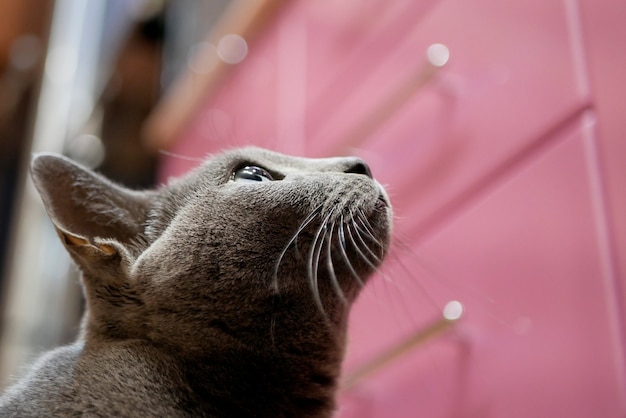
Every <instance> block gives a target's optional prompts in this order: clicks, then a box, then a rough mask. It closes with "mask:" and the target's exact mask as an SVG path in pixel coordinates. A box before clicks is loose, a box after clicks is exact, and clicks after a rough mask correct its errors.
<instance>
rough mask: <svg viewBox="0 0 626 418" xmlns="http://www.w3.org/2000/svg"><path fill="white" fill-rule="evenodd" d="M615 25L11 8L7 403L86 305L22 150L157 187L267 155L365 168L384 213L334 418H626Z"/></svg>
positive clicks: (64, 2)
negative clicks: (349, 162) (218, 160)
mask: <svg viewBox="0 0 626 418" xmlns="http://www.w3.org/2000/svg"><path fill="white" fill-rule="evenodd" d="M624 22H626V4H625V3H624V2H623V1H620V0H558V1H557V0H554V1H545V0H512V1H502V0H398V1H394V2H388V1H383V0H341V1H323V0H292V1H286V0H207V1H191V0H177V1H165V0H161V1H157V0H132V1H131V0H108V1H97V2H95V1H92V2H88V1H85V0H56V1H54V0H40V1H38V2H20V1H11V0H0V267H1V269H0V271H1V272H2V276H1V286H0V301H1V304H0V386H4V385H6V384H7V382H9V381H11V380H12V379H13V378H15V377H16V376H19V375H20V373H22V370H23V367H24V364H27V363H28V362H29V361H31V360H32V359H33V358H34V357H35V356H37V354H39V353H40V352H41V351H43V350H46V349H49V348H50V347H54V346H56V345H59V344H62V343H67V342H69V341H72V339H73V338H75V335H76V332H77V330H78V321H79V319H80V313H81V310H82V301H81V294H80V288H79V285H78V272H77V270H76V268H75V267H73V266H72V264H71V263H70V261H69V258H68V257H67V255H66V254H65V252H64V250H63V249H62V247H61V245H60V243H59V242H58V239H57V237H56V235H55V233H54V231H53V228H52V226H51V225H50V224H49V222H48V220H47V217H46V215H45V213H44V212H43V208H42V207H41V203H40V201H39V198H38V196H37V195H36V194H35V192H34V190H33V187H32V185H31V183H30V180H29V179H28V176H27V167H28V162H29V160H30V155H31V154H32V153H33V152H40V151H53V152H60V153H64V154H66V155H68V156H70V157H71V158H73V159H75V160H77V161H80V162H81V163H83V164H85V165H87V166H89V167H93V168H95V169H97V170H98V171H100V172H102V173H104V174H105V175H107V176H109V177H110V178H112V179H114V180H116V181H118V182H120V183H122V184H125V185H127V186H129V187H133V188H146V187H151V186H153V185H156V184H159V183H163V182H165V181H167V178H169V177H171V176H177V175H180V174H183V173H184V172H186V171H188V170H189V169H190V168H192V167H193V166H194V165H196V164H197V163H196V162H194V160H195V159H197V158H198V157H202V156H204V155H206V154H208V153H213V152H217V151H219V150H221V149H224V148H230V147H234V146H241V145H248V144H255V145H259V146H263V147H267V148H272V149H275V150H277V151H281V152H285V153H290V154H298V155H305V156H311V157H321V156H332V155H347V154H355V155H359V156H361V157H362V158H364V159H366V160H367V162H368V163H369V164H370V165H371V167H372V170H373V172H374V175H375V176H376V177H377V178H378V179H379V181H381V183H383V184H385V185H386V186H387V188H388V190H389V193H390V195H391V199H392V202H393V204H394V207H395V212H396V215H397V220H396V225H395V231H396V232H395V235H396V237H395V243H394V248H393V250H392V253H391V255H390V257H389V259H388V262H387V263H386V265H385V268H384V269H383V271H382V273H381V274H380V275H379V276H378V277H377V278H375V280H374V281H373V282H372V283H371V285H370V286H368V288H367V289H366V291H365V292H364V294H363V296H362V297H361V298H360V300H359V301H358V303H357V305H356V306H355V308H354V310H353V314H352V317H351V322H352V324H351V331H350V347H349V351H348V353H347V359H346V364H345V373H344V374H345V376H346V384H345V387H344V389H343V391H342V393H341V401H340V410H339V411H338V416H340V417H355V418H356V417H415V416H420V417H468V418H470V417H471V418H474V417H481V418H488V417H497V418H499V417H506V418H511V417H519V418H528V417H548V416H568V417H570V418H571V417H576V418H589V417H624V416H626V363H625V361H624V360H625V358H626V357H625V355H626V351H625V344H626V316H625V306H624V301H625V300H626V299H625V296H626V293H625V289H626V287H625V285H626V283H625V280H626V276H625V274H626V216H624V214H626V118H625V117H624V109H626V76H625V75H626V25H624ZM451 301H458V302H453V303H452V304H450V302H451ZM461 306H462V308H463V310H462V312H461V309H460V307H461ZM446 307H447V308H446ZM451 307H452V312H451V309H450V308H451Z"/></svg>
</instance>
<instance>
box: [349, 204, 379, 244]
mask: <svg viewBox="0 0 626 418" xmlns="http://www.w3.org/2000/svg"><path fill="white" fill-rule="evenodd" d="M356 220H357V221H360V224H361V226H362V227H363V229H365V231H364V232H366V233H367V236H368V238H369V239H371V240H372V241H374V243H375V244H376V245H377V246H378V247H380V248H381V249H384V248H385V245H384V244H383V243H382V242H381V241H380V240H379V239H378V238H376V234H375V233H374V227H372V224H371V223H370V221H369V219H367V216H365V213H364V212H363V210H361V209H359V213H358V216H357V218H356ZM357 227H358V224H357ZM359 229H360V228H359Z"/></svg>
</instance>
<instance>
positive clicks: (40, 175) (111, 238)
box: [30, 154, 148, 258]
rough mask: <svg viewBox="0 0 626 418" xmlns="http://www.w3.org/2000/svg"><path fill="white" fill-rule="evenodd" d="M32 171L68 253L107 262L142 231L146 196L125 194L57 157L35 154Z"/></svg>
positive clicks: (79, 166)
mask: <svg viewBox="0 0 626 418" xmlns="http://www.w3.org/2000/svg"><path fill="white" fill-rule="evenodd" d="M30 172H31V176H32V178H33V182H34V184H35V187H36V188H37V191H38V192H39V194H40V195H41V198H42V200H43V203H44V206H45V209H46V211H47V212H48V216H49V217H50V219H51V220H52V223H53V224H54V226H55V228H56V229H57V232H58V233H59V236H60V237H61V239H62V241H63V244H64V245H65V246H66V247H67V248H68V250H69V251H70V252H79V253H82V255H84V256H88V257H89V258H93V257H109V256H112V255H113V254H115V253H119V252H121V251H123V250H124V249H125V248H127V247H128V244H130V243H131V242H132V241H133V240H134V239H136V237H137V235H138V234H140V233H141V232H142V231H143V224H144V222H145V220H146V217H147V210H148V194H147V193H142V192H134V191H131V190H128V189H125V188H123V187H121V186H118V185H116V184H114V183H112V182H111V181H109V180H107V179H106V178H104V177H103V176H101V175H99V174H96V173H94V172H93V171H91V170H89V169H87V168H85V167H83V166H81V165H79V164H77V163H75V162H73V161H71V160H69V159H67V158H65V157H63V156H61V155H56V154H36V155H35V156H34V157H33V160H32V162H31V168H30Z"/></svg>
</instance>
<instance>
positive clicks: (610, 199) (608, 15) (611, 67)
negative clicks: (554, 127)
mask: <svg viewBox="0 0 626 418" xmlns="http://www.w3.org/2000/svg"><path fill="white" fill-rule="evenodd" d="M580 14H581V19H582V25H581V26H582V27H581V37H580V41H581V43H582V45H581V49H583V52H584V53H585V55H584V57H583V59H585V58H586V59H587V60H585V61H583V65H584V68H583V71H588V77H589V85H588V88H589V89H590V90H591V92H592V94H593V97H594V107H595V109H596V114H597V117H598V121H599V126H598V128H597V131H596V134H597V135H598V139H599V144H598V149H597V152H598V159H599V161H600V163H601V171H600V172H599V173H598V175H600V176H602V179H603V180H604V181H605V183H604V184H605V186H606V188H605V189H604V190H603V192H604V193H605V196H606V205H607V206H606V210H607V214H608V217H609V219H608V222H607V225H606V226H607V235H609V238H610V239H611V243H612V244H613V246H612V247H611V248H608V249H607V251H610V252H611V255H612V256H613V257H614V259H615V260H614V264H613V265H612V266H611V268H613V269H614V274H615V276H616V278H618V279H619V278H620V277H621V281H622V289H623V290H622V292H623V293H622V295H623V297H624V298H626V283H625V282H624V277H625V276H624V274H626V163H625V162H624V157H625V156H626V120H625V118H624V109H626V82H625V81H624V75H625V74H626V53H624V51H625V49H626V46H625V45H626V25H624V22H626V3H625V2H623V1H620V0H603V1H601V2H598V1H595V0H581V1H580ZM623 315H624V316H623V320H626V314H624V313H623Z"/></svg>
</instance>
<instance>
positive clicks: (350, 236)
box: [346, 225, 377, 270]
mask: <svg viewBox="0 0 626 418" xmlns="http://www.w3.org/2000/svg"><path fill="white" fill-rule="evenodd" d="M346 229H347V230H348V237H349V238H350V241H351V242H352V245H353V246H354V249H355V251H356V252H357V253H358V254H359V256H361V259H362V260H363V261H364V262H365V263H366V264H367V265H368V266H370V267H371V268H372V270H376V268H377V267H376V266H375V265H374V264H373V263H372V262H371V261H370V259H369V258H368V257H367V256H366V255H365V254H364V253H363V251H362V250H361V248H360V247H359V246H358V244H357V243H356V241H355V239H354V236H353V234H352V229H351V228H350V225H348V226H347V228H346ZM355 233H356V232H355ZM361 241H362V240H361ZM365 247H366V248H367V245H365ZM375 259H377V257H375Z"/></svg>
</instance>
